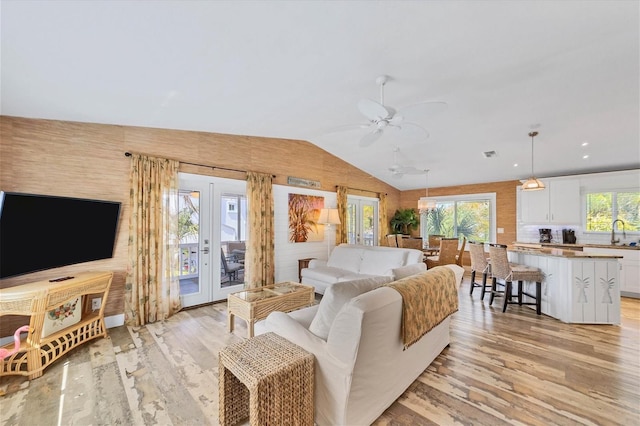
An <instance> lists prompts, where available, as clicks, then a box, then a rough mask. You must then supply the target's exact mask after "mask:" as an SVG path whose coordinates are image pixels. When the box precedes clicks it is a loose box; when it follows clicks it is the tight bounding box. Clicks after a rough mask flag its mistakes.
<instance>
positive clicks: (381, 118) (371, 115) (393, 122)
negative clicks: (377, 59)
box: [342, 75, 447, 147]
mask: <svg viewBox="0 0 640 426" xmlns="http://www.w3.org/2000/svg"><path fill="white" fill-rule="evenodd" d="M389 80H390V77H389V76H386V75H383V76H380V77H378V78H377V79H376V83H377V84H378V86H380V102H376V101H374V100H371V99H362V100H361V101H360V102H358V110H360V112H361V113H362V115H364V116H365V118H366V119H367V120H368V123H366V124H355V125H347V126H343V127H342V128H343V129H345V130H346V129H349V128H354V127H355V128H360V129H366V131H367V133H366V134H365V135H364V136H362V138H361V139H360V142H359V145H360V146H361V147H366V146H369V145H371V144H373V143H374V142H375V141H377V140H378V139H380V137H381V136H382V135H383V134H384V133H385V132H387V131H391V132H394V134H395V135H398V136H402V137H407V138H411V139H415V140H423V139H426V138H428V137H429V133H428V132H427V131H426V130H425V129H424V128H422V127H421V126H419V125H418V124H415V123H412V122H411V120H420V119H422V118H425V117H428V116H431V115H433V114H436V113H439V112H442V111H444V110H445V109H446V108H447V104H446V103H445V102H436V101H427V102H419V103H416V104H413V105H409V106H406V107H404V108H400V109H398V110H396V109H395V108H392V107H390V106H387V105H385V104H384V86H385V84H387V82H388V81H389Z"/></svg>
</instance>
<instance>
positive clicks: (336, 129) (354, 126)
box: [322, 123, 371, 135]
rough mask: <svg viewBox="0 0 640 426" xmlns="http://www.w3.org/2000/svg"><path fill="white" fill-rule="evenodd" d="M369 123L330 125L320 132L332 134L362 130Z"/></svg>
mask: <svg viewBox="0 0 640 426" xmlns="http://www.w3.org/2000/svg"><path fill="white" fill-rule="evenodd" d="M370 125H371V123H367V124H345V125H342V126H337V127H332V128H330V129H327V130H326V131H324V132H323V133H322V134H324V135H329V134H332V133H341V132H349V131H354V130H364V129H366V128H368V127H369V126H370Z"/></svg>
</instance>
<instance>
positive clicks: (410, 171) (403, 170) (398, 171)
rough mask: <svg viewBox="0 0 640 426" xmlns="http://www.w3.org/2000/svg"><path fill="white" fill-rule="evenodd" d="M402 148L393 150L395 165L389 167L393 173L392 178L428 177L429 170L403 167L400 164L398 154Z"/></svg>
mask: <svg viewBox="0 0 640 426" xmlns="http://www.w3.org/2000/svg"><path fill="white" fill-rule="evenodd" d="M399 151H400V148H398V147H395V148H393V165H392V166H391V167H389V171H390V172H391V176H393V177H394V178H401V177H402V176H404V175H426V174H427V172H428V170H426V169H417V168H415V167H413V166H402V165H400V164H398V158H397V156H398V152H399Z"/></svg>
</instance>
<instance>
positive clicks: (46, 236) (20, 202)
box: [0, 191, 120, 278]
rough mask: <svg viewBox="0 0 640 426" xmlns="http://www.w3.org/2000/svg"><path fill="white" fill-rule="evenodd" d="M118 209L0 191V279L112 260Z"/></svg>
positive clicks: (108, 204)
mask: <svg viewBox="0 0 640 426" xmlns="http://www.w3.org/2000/svg"><path fill="white" fill-rule="evenodd" d="M119 216H120V203H119V202H112V201H101V200H84V199H79V198H67V197H54V196H47V195H33V194H20V193H15V192H4V191H0V278H7V277H12V276H15V275H21V274H27V273H29V272H36V271H42V270H45V269H50V268H57V267H60V266H65V265H72V264H76V263H82V262H88V261H91V260H99V259H108V258H110V257H113V249H114V245H115V239H116V233H117V229H118V218H119Z"/></svg>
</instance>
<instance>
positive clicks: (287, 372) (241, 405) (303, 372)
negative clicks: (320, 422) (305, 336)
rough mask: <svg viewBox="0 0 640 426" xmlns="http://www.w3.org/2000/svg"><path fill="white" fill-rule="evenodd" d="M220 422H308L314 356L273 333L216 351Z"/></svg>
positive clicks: (230, 423)
mask: <svg viewBox="0 0 640 426" xmlns="http://www.w3.org/2000/svg"><path fill="white" fill-rule="evenodd" d="M218 362H219V374H220V381H219V387H220V390H219V397H220V407H219V413H220V424H221V425H235V424H237V423H238V422H240V421H242V420H244V419H246V418H247V417H249V420H250V424H251V425H252V426H254V425H313V410H314V406H313V393H314V377H313V374H314V358H313V355H312V354H310V353H309V352H307V351H305V350H304V349H302V348H301V347H299V346H297V345H294V344H293V343H291V342H289V341H288V340H287V339H285V338H283V337H280V336H278V335H277V334H275V333H266V334H262V335H260V336H256V337H254V338H251V339H248V340H245V341H242V342H238V343H235V344H232V345H229V346H227V347H225V348H224V349H222V350H221V351H220V355H219V361H218Z"/></svg>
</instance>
